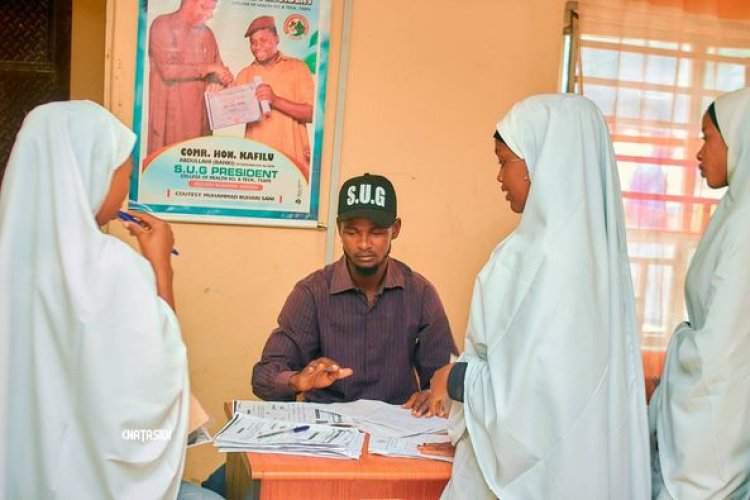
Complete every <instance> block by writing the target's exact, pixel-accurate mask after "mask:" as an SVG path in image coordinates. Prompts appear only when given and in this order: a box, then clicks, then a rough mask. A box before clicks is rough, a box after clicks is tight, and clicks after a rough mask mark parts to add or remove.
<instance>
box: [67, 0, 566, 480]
mask: <svg viewBox="0 0 750 500" xmlns="http://www.w3.org/2000/svg"><path fill="white" fill-rule="evenodd" d="M79 1H82V0H79ZM108 9H109V12H108V19H109V20H108V23H107V24H108V37H109V38H108V39H109V41H110V42H109V43H110V47H109V51H108V53H107V61H108V66H107V67H108V68H109V71H108V72H107V75H106V84H105V100H106V102H107V104H108V105H109V106H110V107H111V109H113V111H114V112H115V113H116V114H117V115H118V116H120V118H122V119H123V120H124V121H125V122H126V123H130V122H131V120H132V98H133V78H134V67H135V65H134V57H135V51H134V49H133V48H134V47H135V39H136V26H137V15H136V13H137V1H136V0H117V1H115V0H110V4H109V6H108ZM563 9H564V0H526V1H524V2H517V1H512V0H471V1H462V2H459V1H449V0H432V1H427V0H410V1H409V2H404V1H399V0H377V1H376V0H354V1H353V18H352V23H353V24H352V34H351V40H350V59H349V79H348V83H347V86H346V104H345V114H344V127H343V146H342V151H341V159H342V163H341V169H342V173H341V175H342V178H347V177H350V176H353V175H357V174H361V173H363V172H366V171H369V172H373V173H374V172H377V173H381V174H384V175H386V176H388V177H389V178H390V179H391V180H392V181H393V182H394V184H395V187H396V190H397V193H398V196H399V209H400V216H401V217H402V219H403V229H402V234H401V236H400V237H399V239H398V240H396V241H395V242H394V247H393V255H394V256H395V257H397V258H399V259H401V260H404V261H405V262H407V263H408V264H409V265H411V266H412V267H413V268H414V269H416V270H418V271H420V272H421V273H422V274H424V275H426V276H427V277H428V278H429V279H431V280H432V281H433V283H434V284H435V285H436V287H437V288H438V291H439V292H440V294H441V296H442V299H443V302H444V304H445V307H446V310H447V313H448V316H449V319H450V322H451V325H452V327H453V330H454V335H455V337H456V339H457V342H458V343H459V346H460V345H461V344H462V337H463V330H464V327H465V325H466V319H467V313H468V306H469V301H470V296H471V289H472V284H473V279H474V276H475V275H476V273H477V272H478V270H479V269H480V267H481V266H482V264H483V263H484V262H485V260H486V259H487V256H488V254H489V252H490V251H491V249H492V248H493V247H494V245H495V244H496V243H497V242H498V241H500V239H501V238H503V237H504V236H505V235H506V234H507V233H508V232H509V231H510V230H511V229H512V228H513V227H514V225H515V224H516V222H517V218H516V216H514V215H513V214H512V213H511V212H510V210H509V208H508V206H507V204H506V202H505V200H504V198H503V196H502V194H501V192H500V190H499V187H498V185H497V183H496V181H495V176H496V174H497V159H496V158H495V156H494V154H493V151H494V146H493V143H492V139H491V136H492V133H493V131H494V126H495V123H496V121H497V120H498V119H499V117H500V116H501V115H502V114H503V113H505V112H506V111H507V110H508V108H509V107H510V106H511V105H512V104H513V102H515V101H517V100H518V99H521V98H523V97H525V96H528V95H531V94H535V93H540V92H554V91H555V89H556V88H557V82H558V73H559V65H560V55H561V51H562V36H561V33H562V25H563ZM342 13H343V1H342V0H333V21H332V36H331V46H332V52H333V54H332V57H331V59H332V60H331V64H330V70H331V78H329V88H328V103H329V105H328V106H327V117H326V120H327V123H326V130H327V131H328V133H327V135H326V139H325V144H324V151H323V175H322V182H321V185H322V187H323V188H322V190H321V206H322V213H321V214H320V220H322V221H325V220H326V217H327V214H326V213H325V210H326V207H327V200H328V189H327V186H328V183H329V180H330V179H329V171H330V165H331V158H332V144H333V134H332V131H333V117H334V112H335V106H334V104H335V101H336V99H335V97H336V92H337V88H336V83H337V82H336V80H337V79H336V75H337V73H338V67H339V65H338V62H339V61H338V57H337V53H338V49H339V47H340V45H339V42H338V41H339V38H340V34H341V25H342V18H343V14H342ZM112 230H113V232H114V233H115V234H117V235H119V236H122V237H123V238H124V239H127V238H128V237H127V236H126V235H124V234H123V233H122V232H121V231H120V230H119V228H115V227H113V229H112ZM174 232H175V235H176V238H177V245H178V247H179V248H180V250H181V252H182V254H181V255H180V256H179V257H178V258H175V259H173V263H174V268H175V289H176V290H175V291H176V298H177V307H178V315H179V318H180V321H181V324H182V326H183V336H184V339H185V342H186V344H187V346H188V353H189V360H190V370H191V377H192V385H193V392H194V393H195V394H196V395H197V396H198V397H199V399H200V400H201V401H203V403H204V405H205V406H206V408H207V410H208V411H209V413H210V414H211V415H212V417H213V429H212V430H217V429H218V428H219V427H220V426H221V425H222V424H223V422H224V421H225V418H224V413H223V409H222V404H223V402H224V401H227V400H231V399H242V398H252V397H253V395H252V394H251V392H250V384H249V379H250V369H251V366H252V364H253V363H254V362H255V361H256V360H257V359H258V358H259V356H260V352H261V350H262V348H263V344H264V343H265V340H266V338H267V336H268V334H269V333H270V331H271V330H272V329H273V327H274V326H275V321H276V316H277V314H278V311H279V309H280V307H281V305H282V304H283V301H284V299H285V298H286V296H287V294H288V293H289V291H290V290H291V288H292V286H293V285H294V283H295V282H296V281H297V280H299V279H300V278H302V277H303V276H305V275H306V274H308V273H309V272H311V271H313V270H314V269H316V268H318V267H320V266H322V265H323V264H324V251H325V233H324V232H323V231H320V230H303V229H278V228H275V229H271V228H262V227H245V226H228V225H206V224H174ZM336 245H337V246H338V245H339V243H338V240H337V243H336ZM339 255H340V250H338V249H337V252H336V256H337V257H338V256H339ZM223 459H224V457H223V456H222V455H220V454H218V453H216V452H215V451H214V450H213V449H212V448H210V447H207V446H204V447H200V448H197V449H193V450H191V451H190V452H189V453H188V463H187V468H186V472H185V477H186V478H203V477H205V476H206V474H208V472H210V470H212V468H213V467H215V466H217V465H218V464H219V463H220V462H222V461H223Z"/></svg>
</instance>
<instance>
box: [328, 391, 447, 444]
mask: <svg viewBox="0 0 750 500" xmlns="http://www.w3.org/2000/svg"><path fill="white" fill-rule="evenodd" d="M328 408H330V410H332V411H335V412H337V413H340V414H342V415H344V416H345V417H348V418H349V419H351V420H352V421H354V424H355V425H356V426H357V427H358V428H359V429H361V430H363V431H365V432H368V433H370V434H373V435H377V436H386V437H408V436H416V435H419V434H436V433H444V432H447V431H448V420H447V419H445V418H440V417H429V418H425V417H421V418H417V417H415V416H414V415H412V414H411V410H406V409H404V408H401V407H400V406H398V405H391V404H388V403H384V402H382V401H371V400H368V399H360V400H359V401H354V402H352V403H333V404H330V405H328Z"/></svg>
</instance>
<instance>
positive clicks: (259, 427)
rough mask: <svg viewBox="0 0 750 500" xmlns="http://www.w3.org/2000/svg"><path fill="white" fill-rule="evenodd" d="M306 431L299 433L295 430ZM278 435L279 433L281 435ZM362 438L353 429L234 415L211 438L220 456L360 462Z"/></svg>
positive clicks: (241, 414) (239, 414) (361, 435)
mask: <svg viewBox="0 0 750 500" xmlns="http://www.w3.org/2000/svg"><path fill="white" fill-rule="evenodd" d="M300 427H307V429H305V430H303V431H301V432H294V429H295V428H300ZM280 431H281V432H280ZM364 440H365V438H364V435H363V434H361V433H360V432H359V431H357V430H356V429H353V428H340V427H332V426H330V425H321V424H309V425H304V426H300V425H299V423H292V422H284V421H279V420H270V419H266V418H258V417H254V416H252V415H247V414H243V413H235V414H234V417H232V420H230V421H229V423H228V424H227V425H226V426H224V428H223V429H222V430H220V431H219V432H218V433H217V434H216V436H214V445H215V446H217V447H218V448H219V451H222V452H232V451H252V452H254V453H281V454H287V455H306V456H315V457H330V458H355V459H356V458H359V457H360V455H361V453H362V445H363V444H364Z"/></svg>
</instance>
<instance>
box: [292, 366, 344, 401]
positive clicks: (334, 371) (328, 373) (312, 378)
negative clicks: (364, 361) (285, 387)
mask: <svg viewBox="0 0 750 500" xmlns="http://www.w3.org/2000/svg"><path fill="white" fill-rule="evenodd" d="M352 373H354V372H353V371H352V369H351V368H341V367H340V366H339V364H338V363H336V362H335V361H334V360H332V359H329V358H318V359H314V360H312V361H310V362H309V363H308V364H307V366H306V367H304V368H303V369H302V370H300V371H298V372H297V373H295V374H294V375H292V377H291V378H290V379H289V387H290V388H291V389H292V390H293V391H294V392H296V393H300V392H307V391H311V390H313V389H324V388H326V387H328V386H329V385H331V384H333V383H334V382H336V381H337V380H341V379H342V378H346V377H348V376H349V375H351V374H352Z"/></svg>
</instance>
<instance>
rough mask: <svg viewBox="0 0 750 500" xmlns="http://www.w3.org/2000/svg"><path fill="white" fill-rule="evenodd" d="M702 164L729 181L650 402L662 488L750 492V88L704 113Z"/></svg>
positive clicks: (687, 492)
mask: <svg viewBox="0 0 750 500" xmlns="http://www.w3.org/2000/svg"><path fill="white" fill-rule="evenodd" d="M702 128H703V136H704V144H703V147H702V148H701V149H700V151H699V152H698V155H697V157H698V161H699V162H700V170H701V174H702V175H703V177H705V179H706V182H707V184H708V185H709V186H710V187H712V188H721V187H725V186H728V189H727V191H726V193H725V194H724V197H723V198H722V199H721V202H720V203H719V206H718V207H717V208H716V212H714V215H713V217H712V218H711V222H710V223H709V225H708V228H707V229H706V232H705V234H704V235H703V238H702V239H701V241H700V244H699V245H698V249H697V250H696V252H695V255H694V256H693V259H692V261H691V262H690V268H689V269H688V273H687V278H686V281H685V304H686V305H687V313H688V321H687V322H684V323H681V324H680V325H678V326H677V328H676V329H675V332H674V334H673V335H672V340H671V341H670V343H669V348H668V350H667V357H666V360H665V363H664V372H663V374H662V380H661V383H660V384H659V386H658V387H657V389H656V391H655V392H654V395H653V397H652V398H651V403H650V405H649V412H650V423H651V429H652V432H653V433H655V436H653V435H652V445H653V446H654V456H653V464H654V494H655V497H657V498H660V499H671V498H674V499H679V500H682V499H693V498H699V499H709V498H711V499H713V498H716V499H725V498H729V499H747V498H750V89H743V90H740V91H737V92H733V93H730V94H727V95H724V96H721V97H719V98H718V99H717V100H716V101H715V102H714V103H713V104H712V105H711V107H709V110H708V111H707V112H706V114H705V115H704V117H703V126H702Z"/></svg>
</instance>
